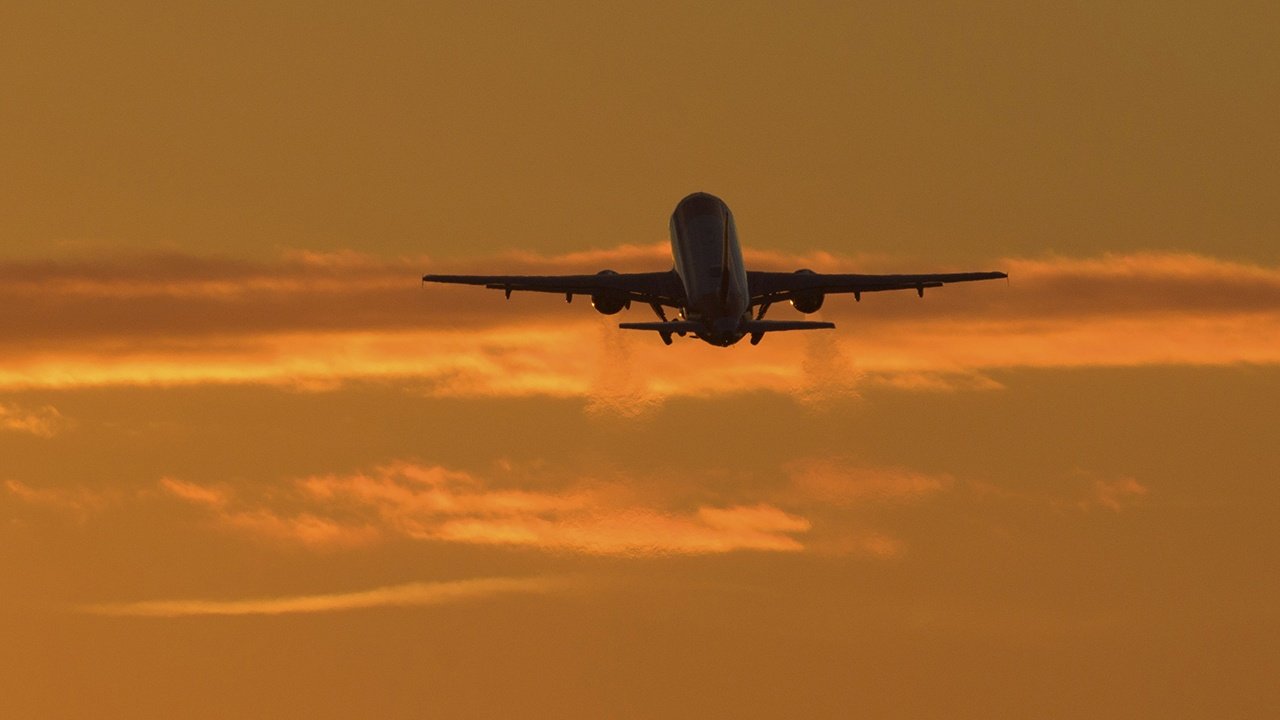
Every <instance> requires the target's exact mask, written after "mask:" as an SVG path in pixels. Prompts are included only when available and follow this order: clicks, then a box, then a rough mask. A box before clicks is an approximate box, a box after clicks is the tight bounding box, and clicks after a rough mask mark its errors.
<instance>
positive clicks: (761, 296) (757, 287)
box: [747, 270, 1009, 306]
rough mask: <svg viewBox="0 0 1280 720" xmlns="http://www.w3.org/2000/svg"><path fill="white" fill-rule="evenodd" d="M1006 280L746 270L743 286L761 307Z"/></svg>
mask: <svg viewBox="0 0 1280 720" xmlns="http://www.w3.org/2000/svg"><path fill="white" fill-rule="evenodd" d="M1004 277H1009V276H1008V275H1006V274H1004V273H1002V272H968V273H935V274H932V275H850V274H823V273H815V272H805V271H803V270H801V271H797V272H755V271H747V286H748V288H749V290H750V293H751V304H752V306H755V305H765V304H769V303H775V302H781V301H783V300H790V299H791V298H792V297H794V296H797V295H811V294H814V293H821V294H823V295H828V294H831V293H853V294H854V296H855V297H859V299H861V298H860V296H861V295H862V293H864V292H880V291H882V290H915V291H916V292H918V293H920V295H922V296H923V295H924V289H925V288H934V287H942V286H943V285H945V284H947V283H954V282H971V281H974V280H996V279H999V278H1004Z"/></svg>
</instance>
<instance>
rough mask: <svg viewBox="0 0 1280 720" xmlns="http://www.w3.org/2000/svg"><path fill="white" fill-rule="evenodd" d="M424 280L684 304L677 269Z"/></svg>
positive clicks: (509, 290) (430, 277)
mask: <svg viewBox="0 0 1280 720" xmlns="http://www.w3.org/2000/svg"><path fill="white" fill-rule="evenodd" d="M422 281H423V282H438V283H457V284H461V285H483V286H484V287H487V288H490V289H493V290H502V291H504V292H506V294H507V297H508V298H509V297H511V293H512V292H513V291H522V292H523V291H528V292H545V293H559V294H563V295H564V296H565V297H567V298H571V297H572V296H574V295H593V294H606V295H609V296H611V297H612V298H615V299H617V300H625V301H626V302H628V303H629V302H632V301H635V302H644V303H649V304H651V305H666V306H668V307H681V306H683V305H684V284H683V283H681V282H680V276H678V275H676V271H675V270H667V271H666V272H653V273H616V272H613V271H611V270H605V271H602V272H599V273H596V274H595V275H423V276H422Z"/></svg>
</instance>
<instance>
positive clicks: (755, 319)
mask: <svg viewBox="0 0 1280 720" xmlns="http://www.w3.org/2000/svg"><path fill="white" fill-rule="evenodd" d="M670 231H671V255H672V257H673V258H674V260H675V267H674V268H673V269H671V270H667V271H665V272H648V273H618V272H614V271H613V270H601V271H600V272H598V273H596V274H594V275H431V274H429V275H423V276H422V281H423V282H424V283H428V282H436V283H458V284H462V285H483V286H484V287H486V288H490V289H494V290H502V291H503V292H504V293H506V296H507V299H508V300H510V299H511V293H512V292H513V291H531V292H546V293H563V294H564V298H565V302H573V296H574V295H588V296H590V297H591V306H592V307H593V308H595V309H596V310H597V311H598V312H600V313H602V314H604V315H614V314H617V313H618V312H621V311H622V310H623V309H629V308H630V307H631V303H633V302H639V303H647V304H648V305H649V307H650V308H652V309H653V312H654V314H656V315H657V316H658V320H659V321H658V322H624V323H620V324H619V325H618V327H619V328H622V329H624V330H648V331H656V332H657V333H658V336H659V337H660V338H661V339H662V342H664V343H666V344H667V345H670V344H671V342H672V341H671V338H672V336H673V335H676V336H680V337H685V336H686V335H692V336H693V337H695V338H697V339H699V340H702V341H704V342H707V343H710V344H712V345H717V346H719V347H728V346H730V345H733V344H735V343H737V342H738V341H739V340H741V339H742V338H744V337H750V338H751V344H752V345H758V344H759V343H760V340H761V339H763V338H764V335H765V333H770V332H781V331H785V330H820V329H830V328H834V327H835V323H830V322H820V321H811V320H765V319H764V315H765V312H767V311H768V310H769V307H770V306H772V305H773V304H774V303H778V302H782V301H784V300H785V301H789V302H790V303H791V306H792V307H794V308H795V309H796V310H799V311H800V312H802V313H804V314H806V315H807V314H809V313H814V312H817V311H818V310H819V309H820V308H821V307H822V303H823V301H824V300H825V298H826V296H827V295H831V294H835V293H852V294H853V298H854V300H857V301H861V300H862V293H867V292H880V291H884V290H915V291H916V293H918V294H919V296H920V297H924V290H925V288H935V287H941V286H943V285H944V284H946V283H953V282H969V281H973V280H995V279H998V278H1004V277H1008V276H1007V275H1006V274H1005V273H1002V272H968V273H942V274H933V275H850V274H834V275H832V274H824V273H816V272H814V271H812V270H808V269H804V270H796V271H795V272H761V271H757V270H747V269H746V267H745V266H744V265H743V262H742V248H741V247H740V246H739V245H738V231H737V228H736V227H735V225H734V222H733V213H731V212H729V206H728V205H726V204H725V203H724V201H723V200H721V199H720V198H718V197H716V196H715V195H711V194H709V193H704V192H696V193H693V194H691V195H689V196H687V197H685V198H684V199H683V200H681V201H680V202H679V203H678V204H677V205H676V208H675V211H674V212H672V213H671V223H670ZM664 308H673V309H675V311H676V313H677V315H678V318H679V319H676V320H669V319H667V314H666V311H665V309H664ZM753 308H756V309H757V310H756V312H755V313H754V315H753V313H752V309H753Z"/></svg>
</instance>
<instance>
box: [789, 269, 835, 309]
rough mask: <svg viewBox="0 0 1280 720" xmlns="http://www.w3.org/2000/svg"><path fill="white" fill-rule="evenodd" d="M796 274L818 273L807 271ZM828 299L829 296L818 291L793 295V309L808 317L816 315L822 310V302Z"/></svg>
mask: <svg viewBox="0 0 1280 720" xmlns="http://www.w3.org/2000/svg"><path fill="white" fill-rule="evenodd" d="M796 274H797V275H814V274H816V273H814V272H813V271H812V270H808V269H805V270H797V271H796ZM826 299H827V296H826V295H824V294H822V292H820V291H818V290H809V291H801V292H797V293H792V295H791V307H793V308H795V309H796V310H799V311H800V312H802V313H804V314H805V315H808V314H809V313H816V312H818V311H819V310H821V309H822V301H823V300H826Z"/></svg>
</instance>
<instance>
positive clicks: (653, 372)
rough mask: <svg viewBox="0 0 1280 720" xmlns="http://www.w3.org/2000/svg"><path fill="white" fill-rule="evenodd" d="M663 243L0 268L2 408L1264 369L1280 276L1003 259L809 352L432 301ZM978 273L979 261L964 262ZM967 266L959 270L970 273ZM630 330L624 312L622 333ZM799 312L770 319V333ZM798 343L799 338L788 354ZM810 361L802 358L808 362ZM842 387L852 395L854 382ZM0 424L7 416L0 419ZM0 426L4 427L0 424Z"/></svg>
mask: <svg viewBox="0 0 1280 720" xmlns="http://www.w3.org/2000/svg"><path fill="white" fill-rule="evenodd" d="M749 256H750V259H749V262H750V263H751V265H752V266H753V267H762V268H781V269H789V268H793V267H799V266H808V267H816V268H818V269H821V270H830V271H877V270H934V269H942V268H922V267H910V268H906V267H902V266H901V264H896V265H895V264H894V263H891V262H888V261H886V260H884V259H882V258H879V259H866V258H863V259H861V261H860V260H859V259H857V258H842V257H838V256H832V255H827V254H821V255H817V256H812V257H808V256H803V257H802V256H782V255H778V254H773V253H759V252H757V253H749ZM668 263H669V258H668V257H666V250H665V248H664V247H663V246H661V245H654V246H646V247H635V246H624V247H620V248H614V249H611V250H599V251H591V252H585V253H574V254H569V255H563V256H554V257H540V256H534V255H529V254H511V255H507V256H502V257H497V258H488V259H478V260H475V261H473V262H468V263H465V264H463V263H458V264H456V265H455V266H439V265H436V264H432V263H430V262H429V261H428V260H427V259H424V258H413V259H404V260H397V261H382V260H375V259H371V258H366V257H362V256H359V255H354V254H336V255H332V254H330V255H319V254H308V253H296V254H292V255H288V256H286V257H283V258H281V259H280V260H279V261H278V262H275V263H247V262H239V261H228V260H216V259H203V258H195V257H187V256H167V257H155V256H151V257H141V258H135V259H131V260H129V261H122V260H104V261H102V262H95V263H53V262H47V263H13V262H10V263H5V264H0V281H2V284H0V390H3V389H19V388H32V387H36V388H39V387H45V388H67V387H82V386H98V385H180V384H199V383H270V384H283V385H290V386H297V387H304V388H316V389H324V388H331V387H334V386H336V385H339V384H341V383H343V382H347V381H352V380H385V379H394V380H397V381H411V382H413V383H415V384H416V385H417V386H419V387H421V388H423V390H424V391H425V392H428V393H431V394H436V395H452V396H528V395H547V396H559V397H587V398H592V399H593V403H594V406H595V407H597V408H602V409H605V410H616V411H619V412H624V413H636V412H642V411H643V410H644V409H645V408H648V407H652V406H653V405H654V403H656V402H658V401H660V400H661V399H662V398H665V397H670V396H673V395H715V394H723V393H733V392H743V391H752V390H765V391H774V392H782V393H787V394H791V395H794V396H796V397H798V398H801V399H808V400H813V401H818V402H820V401H821V400H822V399H823V398H826V397H830V396H841V395H844V396H847V395H850V394H854V393H856V389H855V387H854V386H855V385H857V384H859V383H861V384H866V383H880V384H888V385H891V386H895V387H901V388H907V389H924V390H939V389H954V388H983V387H993V386H995V383H993V382H992V381H991V380H990V379H989V378H987V377H986V376H985V375H984V373H986V372H987V371H991V370H997V369H1003V368H1018V367H1036V368H1069V367H1099V366H1103V367H1125V366H1146V365H1170V364H1173V365H1228V364H1237V363H1257V364H1275V363H1277V362H1280V268H1274V267H1262V266H1256V265H1248V264H1243V263H1236V262H1230V261H1225V260H1218V259H1214V258H1208V257H1204V256H1198V255H1187V254H1159V253H1148V254H1132V255H1117V256H1107V257H1101V258H1092V259H1075V258H1046V259H1037V260H1029V259H1006V260H1002V261H997V262H995V263H991V265H993V266H998V267H1000V268H1002V269H1005V270H1007V271H1008V272H1009V273H1010V275H1011V280H1010V281H1009V283H1008V284H1005V283H1000V282H995V283H980V284H974V285H967V286H957V287H952V288H944V289H941V290H938V291H934V292H932V293H926V298H925V299H924V300H923V301H921V300H918V299H917V298H915V297H914V295H913V294H911V293H883V294H869V295H868V296H866V297H864V298H863V300H862V302H861V303H854V302H852V299H851V298H847V297H836V298H832V299H831V300H830V301H829V302H828V303H827V307H826V308H825V309H824V310H823V317H824V318H825V319H829V320H834V321H836V322H837V324H838V325H839V326H840V327H839V328H838V329H837V330H836V331H834V332H832V333H828V334H827V336H825V337H822V338H816V339H815V338H813V337H807V336H802V337H790V336H787V335H776V336H770V337H769V338H767V339H766V341H765V342H764V343H763V344H762V345H760V346H759V347H754V348H752V347H746V346H745V345H744V346H740V347H734V348H730V349H719V348H711V347H707V346H704V345H702V344H701V343H697V342H693V341H689V342H684V343H680V344H679V345H678V346H677V347H674V348H666V347H664V346H662V345H661V343H659V342H658V341H657V339H656V338H653V337H650V336H648V335H646V334H639V333H623V332H622V331H619V330H617V329H616V327H614V326H615V324H616V321H617V318H616V317H611V318H602V317H600V316H598V315H596V314H595V313H593V312H592V311H591V310H590V309H589V308H588V307H586V303H585V302H582V303H575V304H574V305H571V306H568V307H566V306H565V305H564V303H563V301H562V299H560V300H558V299H556V298H554V297H548V296H545V295H534V296H529V295H524V296H521V295H517V296H514V297H513V298H512V299H511V300H510V301H509V302H507V301H503V299H502V296H501V294H499V293H495V292H491V291H486V290H483V289H479V288H456V287H438V286H430V287H427V288H425V289H420V288H419V287H418V283H417V281H416V278H417V277H418V275H420V273H421V272H422V271H424V270H426V269H433V270H442V271H507V272H537V273H560V272H584V271H592V270H595V269H598V268H599V267H601V266H608V267H615V268H618V269H621V270H631V269H650V270H651V269H653V268H655V267H663V266H665V265H667V264H668ZM981 264H982V265H983V266H984V267H985V265H986V263H981ZM975 266H976V265H975ZM644 312H647V311H645V310H643V309H638V310H637V309H633V310H632V311H631V313H630V315H631V316H632V317H631V318H630V319H636V318H635V316H638V315H643V313H644ZM794 314H795V313H794V312H793V311H791V310H790V309H789V308H785V307H783V308H777V309H775V310H773V311H772V312H771V316H773V317H787V316H791V315H794ZM797 335H799V334H797ZM806 343H808V344H807V345H806ZM855 379H856V382H855ZM6 412H7V411H6ZM6 422H7V421H6Z"/></svg>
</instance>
